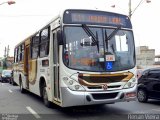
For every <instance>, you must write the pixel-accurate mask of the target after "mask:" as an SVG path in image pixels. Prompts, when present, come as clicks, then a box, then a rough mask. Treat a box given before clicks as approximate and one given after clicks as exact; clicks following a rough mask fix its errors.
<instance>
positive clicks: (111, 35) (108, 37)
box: [105, 26, 121, 52]
mask: <svg viewBox="0 0 160 120" xmlns="http://www.w3.org/2000/svg"><path fill="white" fill-rule="evenodd" d="M119 29H121V26H118V27H117V28H116V29H115V30H114V31H113V32H112V33H111V34H110V35H109V36H107V32H106V30H105V42H106V49H107V51H108V41H109V40H110V39H111V38H112V37H113V36H114V35H115V34H116V33H117V32H118V30H119ZM111 48H112V50H113V52H114V47H113V45H112V46H111Z"/></svg>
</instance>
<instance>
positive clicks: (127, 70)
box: [13, 9, 137, 107]
mask: <svg viewBox="0 0 160 120" xmlns="http://www.w3.org/2000/svg"><path fill="white" fill-rule="evenodd" d="M135 65H136V58H135V44H134V36H133V31H132V24H131V21H130V19H129V17H128V16H127V15H123V14H119V13H113V12H106V11H101V10H87V9H65V10H64V11H63V12H60V13H59V14H58V15H57V16H56V17H55V18H54V19H52V20H51V21H50V22H48V24H46V25H45V26H44V27H43V28H41V29H39V30H38V31H36V32H35V33H33V34H32V35H30V36H29V37H27V38H26V39H24V40H23V41H21V42H20V43H18V44H17V45H16V46H15V49H14V69H13V76H14V82H16V83H17V84H18V85H19V86H20V91H21V92H22V93H24V92H25V91H29V92H31V93H34V94H36V95H38V96H40V98H42V99H43V101H44V104H45V105H46V106H47V107H50V105H51V103H54V104H56V105H58V106H61V107H70V106H82V105H95V104H111V103H116V102H125V101H134V100H135V99H136V88H137V79H136V68H135Z"/></svg>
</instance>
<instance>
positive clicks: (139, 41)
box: [0, 0, 160, 57]
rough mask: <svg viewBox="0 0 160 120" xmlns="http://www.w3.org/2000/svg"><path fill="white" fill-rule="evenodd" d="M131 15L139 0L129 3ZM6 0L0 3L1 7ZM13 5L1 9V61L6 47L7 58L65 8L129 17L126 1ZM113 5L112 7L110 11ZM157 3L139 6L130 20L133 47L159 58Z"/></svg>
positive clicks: (21, 1)
mask: <svg viewBox="0 0 160 120" xmlns="http://www.w3.org/2000/svg"><path fill="white" fill-rule="evenodd" d="M131 1H132V5H131V7H132V11H134V10H135V8H136V7H137V5H138V4H139V3H140V1H141V0H131ZM3 2H5V0H0V4H1V3H3ZM15 2H16V3H15V4H12V5H8V4H7V3H6V4H2V5H0V57H3V55H4V50H5V47H7V46H8V45H9V47H10V51H9V55H10V56H13V55H14V47H15V45H16V44H18V43H19V42H20V41H22V40H24V39H25V38H27V37H28V36H30V35H31V34H33V33H34V32H36V31H38V30H39V29H40V28H41V27H43V26H44V25H45V24H47V23H48V22H49V21H50V20H51V19H52V18H54V16H55V15H57V14H58V13H59V11H61V10H63V9H65V8H82V9H83V8H84V9H98V10H104V11H111V12H117V13H122V14H126V15H128V11H129V10H128V9H129V7H128V2H129V0H58V1H55V0H15ZM112 5H115V7H114V8H113V7H111V6H112ZM159 6H160V0H151V3H146V2H145V0H143V2H142V4H140V6H139V7H138V8H137V9H136V10H135V12H134V14H133V15H132V17H131V21H132V25H133V31H134V39H135V44H136V46H149V49H155V53H156V55H158V54H160V44H159V41H160V37H159V35H160V30H159V29H160V14H159V12H158V11H159Z"/></svg>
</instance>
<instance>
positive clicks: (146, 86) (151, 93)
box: [137, 68, 160, 102]
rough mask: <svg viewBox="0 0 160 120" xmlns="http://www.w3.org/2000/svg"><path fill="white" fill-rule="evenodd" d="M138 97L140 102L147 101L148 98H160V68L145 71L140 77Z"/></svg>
mask: <svg viewBox="0 0 160 120" xmlns="http://www.w3.org/2000/svg"><path fill="white" fill-rule="evenodd" d="M137 98H138V101H139V102H147V101H148V99H159V100H160V68H150V69H146V70H144V71H143V73H142V75H141V77H140V78H139V79H138V88H137Z"/></svg>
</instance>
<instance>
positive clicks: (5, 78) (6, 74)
mask: <svg viewBox="0 0 160 120" xmlns="http://www.w3.org/2000/svg"><path fill="white" fill-rule="evenodd" d="M11 79H12V70H3V71H2V75H1V81H2V82H10V80H11Z"/></svg>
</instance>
